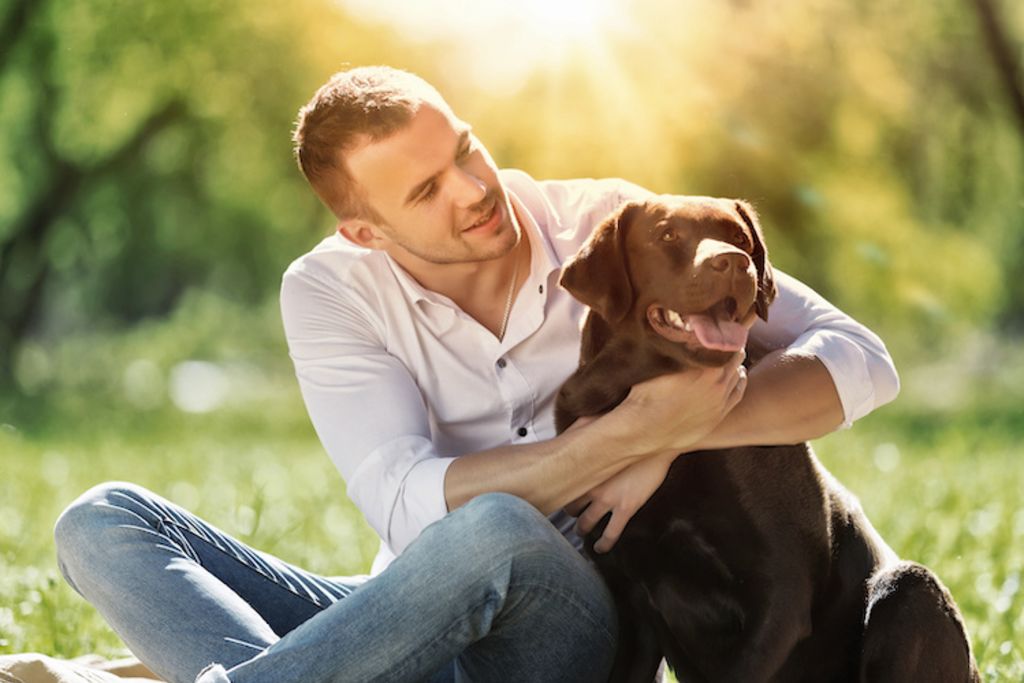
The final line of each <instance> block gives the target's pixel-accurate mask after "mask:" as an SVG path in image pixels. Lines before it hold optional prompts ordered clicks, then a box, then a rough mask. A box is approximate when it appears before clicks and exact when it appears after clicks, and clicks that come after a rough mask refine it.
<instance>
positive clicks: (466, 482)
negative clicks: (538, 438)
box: [444, 419, 644, 514]
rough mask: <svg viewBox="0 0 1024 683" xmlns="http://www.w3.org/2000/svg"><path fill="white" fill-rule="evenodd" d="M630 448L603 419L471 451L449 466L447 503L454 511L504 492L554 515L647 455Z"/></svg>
mask: <svg viewBox="0 0 1024 683" xmlns="http://www.w3.org/2000/svg"><path fill="white" fill-rule="evenodd" d="M630 450H631V449H629V448H627V447H626V442H625V440H624V439H623V438H622V435H620V434H617V433H616V430H615V427H614V425H613V424H612V423H611V422H610V421H607V420H603V419H598V420H595V421H593V422H590V423H589V424H586V425H583V426H581V427H577V428H573V429H570V430H569V431H567V432H564V433H563V434H560V435H558V436H556V437H555V438H553V439H549V440H547V441H542V442H539V443H535V444H524V445H515V446H503V447H500V448H494V449H491V450H488V451H481V452H479V453H469V454H467V455H464V456H462V457H460V458H458V459H456V460H455V461H454V462H453V463H452V464H451V465H450V466H449V467H448V471H447V473H446V474H445V480H444V495H445V500H446V501H447V503H448V509H449V510H454V509H455V508H457V507H459V506H461V505H463V504H464V503H467V502H469V501H470V500H471V499H472V498H474V497H476V496H478V495H480V494H482V493H487V492H491V491H502V492H505V493H511V494H514V495H517V496H519V497H520V498H523V499H524V500H527V501H529V502H530V503H532V504H533V505H534V507H536V508H537V509H538V510H540V511H541V512H543V513H544V514H550V513H552V512H554V511H555V510H557V509H559V508H561V507H563V506H565V505H567V504H568V503H569V502H570V501H572V500H575V499H576V498H577V497H579V496H581V495H583V494H584V493H586V492H587V491H589V490H590V489H592V488H593V487H595V486H597V485H598V484H600V483H601V482H603V481H605V480H607V479H608V478H610V477H612V476H614V475H615V474H616V473H618V472H619V471H620V470H622V469H623V468H625V467H626V466H628V465H630V464H631V463H633V462H636V461H637V460H638V459H640V458H642V457H644V454H640V453H636V452H630Z"/></svg>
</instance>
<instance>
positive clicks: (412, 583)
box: [55, 483, 617, 683]
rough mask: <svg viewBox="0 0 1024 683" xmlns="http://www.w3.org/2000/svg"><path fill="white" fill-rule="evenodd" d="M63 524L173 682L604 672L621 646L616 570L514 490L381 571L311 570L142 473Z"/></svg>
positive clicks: (117, 624)
mask: <svg viewBox="0 0 1024 683" xmlns="http://www.w3.org/2000/svg"><path fill="white" fill-rule="evenodd" d="M55 536H56V542H57V556H58V562H59V565H60V569H61V572H62V573H63V574H64V577H65V578H66V579H67V581H68V583H70V584H71V586H72V587H73V588H74V589H75V590H76V591H77V592H78V593H80V594H81V595H82V596H83V597H84V598H85V599H86V600H88V601H89V602H90V603H92V604H93V605H94V606H95V607H96V609H97V610H99V612H100V614H101V615H102V616H103V617H104V618H105V619H106V620H107V622H108V623H109V624H110V625H111V626H112V627H113V629H114V630H115V631H116V632H117V633H118V635H120V636H121V638H122V639H123V640H124V641H125V643H126V644H127V645H128V647H129V648H130V649H131V650H132V652H134V653H135V654H136V656H138V657H139V659H140V660H142V662H144V663H145V664H146V665H147V666H149V668H150V669H152V670H153V671H154V672H155V673H157V674H158V675H160V676H162V677H163V678H165V679H166V680H168V681H171V682H173V683H179V682H180V683H192V682H193V681H198V682H199V683H220V682H223V681H231V682H234V683H263V682H271V681H273V682H274V683H288V682H289V681H296V682H302V683H316V682H318V681H338V682H340V681H360V682H361V681H388V682H393V681H429V682H430V683H441V682H443V681H474V682H476V681H524V682H525V681H529V682H531V683H542V682H544V681H552V682H556V681H557V682H558V683H564V682H571V681H604V680H605V679H606V678H607V675H608V672H609V670H610V668H611V663H612V660H613V657H614V653H615V641H616V630H617V621H616V615H615V607H614V604H613V601H612V598H611V596H610V594H609V593H608V590H607V588H606V587H605V585H604V583H603V581H602V580H601V578H600V576H599V575H598V574H597V572H596V571H595V570H594V568H593V567H592V566H591V565H590V564H589V563H588V562H587V561H586V560H585V559H584V558H583V557H582V556H581V555H580V554H579V553H578V552H577V551H576V550H575V549H574V548H573V547H572V545H571V544H570V543H568V542H567V541H566V540H565V539H564V538H563V537H562V536H561V534H559V533H558V531H557V530H556V529H555V528H554V527H553V526H552V525H551V524H550V523H549V522H548V520H547V519H546V518H545V517H544V516H543V515H541V514H540V513H539V512H538V511H537V510H536V509H534V508H533V507H532V506H531V505H530V504H528V503H526V502H525V501H523V500H521V499H519V498H516V497H514V496H511V495H508V494H502V493H491V494H485V495H482V496H479V497H477V498H476V499H474V500H472V501H471V502H469V503H467V504H466V505H464V506H462V507H461V508H458V509H456V510H454V511H453V512H451V513H449V514H448V515H447V516H445V517H444V518H443V519H441V520H439V521H437V522H435V523H434V524H432V525H430V526H429V527H427V529H425V530H424V531H423V533H422V534H421V535H420V537H419V538H418V539H416V541H414V542H413V543H412V544H411V545H410V546H409V547H408V548H407V549H406V550H405V552H404V553H402V554H401V555H400V556H399V557H398V558H397V559H396V560H395V561H394V562H392V563H391V565H390V566H388V568H387V569H385V570H384V571H383V572H381V573H380V574H379V575H378V576H375V577H373V578H368V577H353V578H350V579H346V578H328V577H323V576H318V575H315V574H312V573H310V572H307V571H304V570H302V569H300V568H298V567H295V566H292V565H289V564H287V563H285V562H282V561H281V560H279V559H277V558H275V557H273V556H270V555H268V554H265V553H261V552H258V551H255V550H253V549H251V548H249V547H247V546H246V545H244V544H243V543H241V542H239V541H237V540H236V539H233V538H231V537H230V536H228V535H227V534H225V533H223V532H221V531H219V530H217V529H216V528H214V527H212V526H210V525H209V524H207V523H206V522H204V521H202V520H201V519H199V518H198V517H196V516H195V515H192V514H190V513H189V512H187V511H185V510H183V509H182V508H180V507H177V506H176V505H174V504H172V503H170V502H168V501H167V500H165V499H163V498H161V497H159V496H157V495H156V494H154V493H152V492H150V491H148V490H146V489H144V488H142V487H139V486H134V485H132V484H124V483H108V484H101V485H99V486H96V487H94V488H92V489H90V490H89V491H87V492H86V493H85V494H83V495H82V496H81V497H80V498H79V499H78V500H76V501H75V502H74V503H72V504H71V506H70V507H68V509H67V510H65V511H64V513H63V514H62V515H61V516H60V518H59V519H58V521H57V525H56V530H55Z"/></svg>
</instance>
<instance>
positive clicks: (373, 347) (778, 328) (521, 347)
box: [281, 170, 899, 573]
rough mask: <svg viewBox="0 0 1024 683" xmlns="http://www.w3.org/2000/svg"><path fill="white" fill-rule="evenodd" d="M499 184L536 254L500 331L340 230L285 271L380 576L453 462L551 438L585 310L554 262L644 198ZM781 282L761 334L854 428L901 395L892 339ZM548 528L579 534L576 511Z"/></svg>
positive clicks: (424, 516)
mask: <svg viewBox="0 0 1024 683" xmlns="http://www.w3.org/2000/svg"><path fill="white" fill-rule="evenodd" d="M500 178H501V180H502V183H503V184H504V186H505V189H506V191H507V192H508V193H509V196H510V198H511V200H512V202H513V203H514V205H515V208H516V213H517V214H518V215H519V217H520V218H521V219H523V222H524V225H523V228H524V232H525V234H526V235H527V236H528V238H529V239H530V244H531V248H532V251H531V263H530V273H529V277H528V279H527V280H526V283H525V284H524V285H523V287H522V289H521V290H520V291H519V294H518V296H517V298H516V300H515V303H514V304H513V307H512V311H511V315H510V317H509V322H508V328H507V330H506V334H505V338H504V340H501V341H499V340H498V339H497V338H496V337H495V336H494V335H493V334H492V333H491V332H490V331H488V330H487V329H486V328H485V327H484V326H483V325H481V324H480V323H478V322H477V321H476V320H474V319H473V318H471V317H469V316H468V315H466V314H465V313H463V312H462V311H461V309H459V308H458V307H457V306H456V305H455V304H454V303H453V302H452V301H451V300H450V299H449V298H447V297H445V296H442V295H439V294H437V293H435V292H432V291H430V290H427V289H424V288H423V287H421V286H420V285H419V284H418V283H417V282H416V281H415V280H414V279H413V278H412V277H410V276H409V275H408V274H407V273H406V272H405V271H404V270H403V269H402V268H401V267H400V266H398V265H397V264H396V263H395V262H394V261H393V260H392V259H391V258H390V257H388V256H387V255H386V254H385V253H384V252H382V251H373V250H367V249H362V248H359V247H357V246H355V245H353V244H352V243H350V242H348V241H347V240H346V239H345V238H344V237H342V236H340V235H338V234H335V235H332V236H331V237H328V238H326V239H324V240H323V241H322V242H320V244H318V245H317V246H316V247H315V248H314V249H313V250H312V251H310V252H309V253H307V254H305V255H303V256H301V257H300V258H298V259H297V260H296V261H295V262H294V263H292V264H291V266H290V267H289V268H288V270H287V271H286V272H285V274H284V279H283V282H282V287H281V311H282V317H283V319H284V327H285V335H286V337H287V339H288V347H289V351H290V354H291V357H292V360H293V362H294V363H295V373H296V376H297V377H298V380H299V386H300V388H301V390H302V396H303V399H304V400H305V403H306V408H307V410H308V411H309V416H310V418H311V420H312V422H313V426H314V428H315V429H316V432H317V434H318V436H319V437H320V441H321V442H322V443H323V445H324V448H325V449H326V450H327V453H328V455H329V456H330V458H331V460H332V461H333V462H334V464H335V466H336V467H337V468H338V471H339V472H340V473H341V475H342V477H343V478H344V479H345V482H346V484H347V487H348V489H347V490H348V495H349V497H350V498H351V499H352V501H353V502H354V503H355V504H356V506H357V507H359V509H360V510H361V511H362V512H363V514H364V515H365V516H366V519H367V521H368V522H369V524H370V526H372V527H373V528H374V529H375V530H376V531H377V533H378V534H379V535H380V537H381V541H382V543H381V550H380V553H378V556H377V559H376V560H375V562H374V567H373V573H377V572H379V571H381V570H382V569H383V568H384V566H386V564H387V563H388V562H390V560H391V559H393V558H394V556H395V554H397V553H401V552H402V551H403V550H404V549H405V547H406V546H408V544H409V543H410V542H411V541H412V540H413V539H415V538H416V537H417V536H418V535H419V533H420V532H421V531H422V530H423V529H424V528H425V527H426V526H427V525H429V524H430V523H432V522H434V521H436V520H438V519H440V518H441V517H443V516H444V515H445V514H447V512H448V508H447V504H446V502H445V497H444V477H445V472H446V470H447V469H448V466H449V465H451V463H452V462H453V460H454V459H455V458H457V457H459V456H461V455H463V454H466V453H472V452H476V451H481V450H486V449H490V448H495V447H497V446H502V445H507V444H510V443H531V442H535V441H540V440H545V439H550V438H552V437H554V436H555V428H554V417H553V416H554V398H555V395H556V393H557V392H558V389H559V387H560V386H561V384H562V383H563V382H564V381H565V380H566V379H567V378H568V377H569V375H570V374H572V372H573V371H575V369H576V366H577V363H578V360H579V344H580V328H581V323H582V319H583V315H584V313H585V308H584V306H583V305H582V304H580V303H579V302H578V301H576V300H575V299H574V298H573V297H572V296H570V295H569V294H568V292H566V291H564V290H563V289H561V288H560V287H559V286H558V277H559V273H560V268H561V266H562V264H563V263H564V262H565V261H566V260H567V259H568V258H569V257H570V256H572V255H574V254H575V253H576V252H577V250H578V249H579V248H580V246H581V245H582V244H583V242H584V241H585V240H586V238H587V237H588V236H589V235H590V233H591V231H592V230H593V229H594V228H595V227H596V226H597V225H598V224H599V223H600V222H601V221H602V220H603V219H604V218H605V217H606V216H607V215H608V214H609V213H611V211H613V210H614V209H615V208H617V207H618V206H619V205H620V204H622V203H623V202H625V201H628V200H630V199H643V198H645V197H647V196H649V195H650V193H648V192H647V191H646V190H643V189H642V188H640V187H638V186H636V185H633V184H631V183H627V182H626V181H623V180H618V179H608V180H591V179H583V180H566V181H544V182H537V181H535V180H533V179H532V178H531V177H529V176H528V175H526V174H525V173H523V172H521V171H515V170H504V171H501V172H500ZM775 278H776V284H777V285H778V288H779V295H778V297H777V299H776V300H775V303H774V304H773V305H772V307H771V312H770V315H769V322H768V323H765V322H763V321H760V320H758V322H757V323H755V325H754V327H753V329H752V330H751V333H750V334H751V338H752V339H755V340H757V341H758V342H760V343H761V344H764V345H765V346H767V347H768V348H782V347H787V346H788V347H789V348H791V349H794V350H799V351H803V352H806V353H808V354H813V355H814V356H816V357H818V358H819V359H821V361H822V362H823V363H824V365H825V367H826V368H828V371H829V372H830V374H831V376H832V379H833V381H834V382H835V385H836V389H837V391H838V393H839V397H840V400H841V401H842V405H843V412H844V414H845V424H846V425H849V424H850V423H852V422H853V421H854V420H856V419H857V418H859V417H861V416H863V415H865V414H867V413H868V412H870V411H871V410H873V409H874V408H876V407H878V406H880V405H882V404H884V403H886V402H888V401H890V400H892V399H893V398H894V397H895V395H896V393H897V392H898V390H899V380H898V378H897V375H896V370H895V368H894V367H893V364H892V360H891V359H890V357H889V354H888V352H887V351H886V349H885V345H884V344H883V343H882V341H881V340H880V339H879V338H878V337H877V336H876V335H875V334H873V333H872V332H871V331H870V330H868V329H867V328H865V327H864V326H863V325H860V324H859V323H857V322H856V321H854V320H853V319H852V318H850V317H849V316H847V315H845V314H844V313H842V312H840V311H839V310H838V309H836V308H835V307H834V306H832V305H831V304H830V303H828V302H827V301H825V300H824V299H823V298H821V297H820V296H819V295H817V294H816V293H815V292H813V291H812V290H811V289H810V288H808V287H806V286H805V285H803V284H801V283H800V282H798V281H797V280H795V279H793V278H791V277H789V276H787V275H785V274H783V273H780V272H779V271H778V270H776V271H775ZM552 521H553V522H554V523H555V524H556V526H558V527H559V528H560V529H561V530H562V531H563V533H565V534H566V535H567V536H569V537H570V540H572V541H573V542H577V543H578V539H576V538H575V537H574V534H573V533H572V531H571V527H572V521H573V520H572V519H571V518H569V517H568V516H567V515H565V514H564V513H556V514H555V515H552Z"/></svg>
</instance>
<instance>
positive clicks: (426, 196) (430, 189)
mask: <svg viewBox="0 0 1024 683" xmlns="http://www.w3.org/2000/svg"><path fill="white" fill-rule="evenodd" d="M435 194H437V185H436V184H435V183H431V184H430V185H428V186H427V189H426V190H424V191H423V194H421V195H420V201H421V202H425V201H428V200H430V199H433V198H434V195H435Z"/></svg>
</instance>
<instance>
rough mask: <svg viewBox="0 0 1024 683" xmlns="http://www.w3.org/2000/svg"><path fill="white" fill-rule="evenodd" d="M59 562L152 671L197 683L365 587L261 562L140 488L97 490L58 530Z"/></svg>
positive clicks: (272, 559)
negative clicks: (211, 668) (216, 664)
mask: <svg viewBox="0 0 1024 683" xmlns="http://www.w3.org/2000/svg"><path fill="white" fill-rule="evenodd" d="M55 538H56V543H57V559H58V563H59V565H60V569H61V572H62V573H63V574H64V577H65V578H66V579H67V581H68V583H70V584H71V586H72V587H73V588H74V589H75V590H76V591H78V592H79V593H80V594H81V595H82V596H83V597H85V598H86V599H87V600H88V601H89V602H91V603H92V604H93V605H94V606H95V607H96V608H97V610H99V612H100V614H102V615H103V617H104V619H106V620H107V622H108V623H109V624H110V625H111V626H112V627H113V629H114V630H115V631H116V632H117V633H118V635H120V636H121V639H122V640H124V641H125V643H127V644H128V646H129V647H130V648H131V650H132V652H134V653H135V654H136V655H137V656H138V657H139V658H140V659H141V660H142V661H143V662H145V663H146V665H147V666H149V667H150V668H151V669H152V670H153V671H155V672H156V673H158V674H159V675H160V676H162V677H164V678H166V679H167V680H169V681H173V682H177V681H185V682H188V683H191V681H194V680H195V677H196V675H197V674H198V673H199V671H200V670H201V669H202V668H203V667H205V666H206V665H208V664H209V663H210V662H213V661H224V662H228V663H231V664H237V663H240V662H243V661H246V660H248V659H251V658H252V657H254V656H256V655H257V654H259V653H260V652H262V651H263V650H264V649H265V648H267V647H269V646H270V645H272V644H273V643H275V642H277V641H278V640H279V638H280V636H282V635H284V634H285V633H288V632H289V631H291V630H292V629H294V628H295V627H296V626H298V625H299V624H301V623H303V622H304V621H306V620H308V619H309V618H310V617H312V616H313V615H314V614H317V613H319V612H320V611H322V610H323V609H324V608H326V607H327V606H328V605H330V604H332V603H333V602H335V601H336V600H338V599H340V598H343V597H345V596H346V595H348V594H349V593H351V592H352V591H353V590H354V589H355V588H356V587H357V586H358V585H359V583H361V582H362V579H361V578H357V579H354V580H352V581H344V580H334V579H328V578H325V577H322V576H317V575H315V574H312V573H310V572H306V571H304V570H302V569H299V568H297V567H294V566H292V565H289V564H286V563H284V562H282V561H280V560H278V559H277V558H275V557H272V556H270V555H267V554H265V553H260V552H258V551H255V550H253V549H252V548H249V547H248V546H246V545H245V544H243V543H241V542H239V541H238V540H236V539H234V538H232V537H231V536H229V535H227V534H225V533H224V532H222V531H220V530H219V529H216V528H215V527H213V526H211V525H209V524H207V523H206V522H204V521H203V520H201V519H199V518H198V517H196V516H195V515H193V514H191V513H189V512H187V511H185V510H183V509H182V508H180V507H178V506H176V505H174V504H173V503H170V502H168V501H167V500H165V499H164V498H161V497H160V496H158V495H156V494H154V493H152V492H150V491H148V490H146V489H144V488H142V487H139V486H135V485H133V484H125V483H120V482H113V483H107V484H101V485H99V486H96V487H94V488H92V489H90V490H89V491H87V492H86V493H85V494H83V495H82V496H81V497H79V498H78V500H76V501H75V502H73V503H72V504H71V505H70V506H69V507H68V509H67V510H65V511H64V513H63V514H62V515H61V516H60V518H59V519H58V520H57V525H56V529H55Z"/></svg>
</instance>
